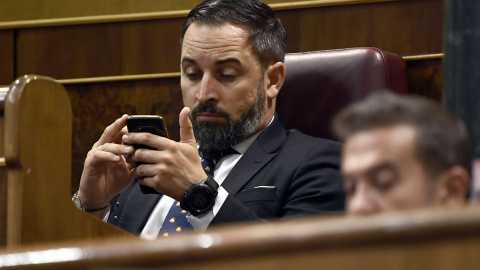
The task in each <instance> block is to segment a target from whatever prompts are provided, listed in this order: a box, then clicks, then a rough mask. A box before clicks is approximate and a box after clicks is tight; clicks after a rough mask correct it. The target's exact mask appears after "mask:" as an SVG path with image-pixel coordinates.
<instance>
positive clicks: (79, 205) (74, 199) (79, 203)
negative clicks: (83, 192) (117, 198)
mask: <svg viewBox="0 0 480 270" xmlns="http://www.w3.org/2000/svg"><path fill="white" fill-rule="evenodd" d="M72 202H73V203H74V204H75V206H76V207H77V208H78V209H80V210H82V211H84V212H96V211H100V210H104V209H105V208H107V207H108V206H109V205H110V204H107V205H106V206H104V207H102V208H97V209H85V208H83V205H82V201H80V198H78V191H77V192H75V194H73V196H72Z"/></svg>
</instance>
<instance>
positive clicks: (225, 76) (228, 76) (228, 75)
mask: <svg viewBox="0 0 480 270" xmlns="http://www.w3.org/2000/svg"><path fill="white" fill-rule="evenodd" d="M220 77H221V78H222V79H225V80H232V79H234V78H235V75H231V74H224V73H222V74H220Z"/></svg>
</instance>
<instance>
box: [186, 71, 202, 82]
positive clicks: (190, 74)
mask: <svg viewBox="0 0 480 270" xmlns="http://www.w3.org/2000/svg"><path fill="white" fill-rule="evenodd" d="M186 76H187V78H189V79H190V80H196V79H198V78H199V75H198V73H187V74H186Z"/></svg>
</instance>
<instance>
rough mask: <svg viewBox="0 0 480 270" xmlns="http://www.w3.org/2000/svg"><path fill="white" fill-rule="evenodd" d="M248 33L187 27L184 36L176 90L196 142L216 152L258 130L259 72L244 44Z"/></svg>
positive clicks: (261, 102)
mask: <svg viewBox="0 0 480 270" xmlns="http://www.w3.org/2000/svg"><path fill="white" fill-rule="evenodd" d="M247 39H248V32H246V31H245V30H243V29H241V28H239V27H236V26H233V25H230V24H226V25H224V26H221V27H210V26H204V25H197V24H195V23H193V24H192V25H191V26H190V27H189V28H188V30H187V32H186V33H185V37H184V39H183V44H182V56H181V74H182V75H181V88H182V93H183V102H184V105H185V106H188V107H190V108H191V110H192V112H191V115H190V116H191V120H192V123H193V126H194V132H195V138H196V139H197V143H198V144H199V145H200V146H201V147H204V148H206V149H212V150H220V149H223V148H226V147H229V146H231V145H234V144H236V143H238V142H240V141H241V140H242V139H244V138H245V137H248V136H249V135H251V134H252V133H254V132H255V131H257V130H259V129H261V128H263V127H264V126H265V125H266V123H265V119H263V118H264V113H265V106H266V95H265V90H264V84H263V79H264V71H263V70H262V68H261V66H260V64H259V62H258V60H257V58H256V57H255V55H254V54H253V52H252V49H251V48H250V46H249V45H248V44H247Z"/></svg>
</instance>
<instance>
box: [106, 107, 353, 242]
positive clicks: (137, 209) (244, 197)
mask: <svg viewBox="0 0 480 270" xmlns="http://www.w3.org/2000/svg"><path fill="white" fill-rule="evenodd" d="M340 152H341V145H340V143H337V142H333V141H330V140H325V139H320V138H314V137H311V136H308V135H305V134H303V133H301V132H299V131H296V130H291V131H288V132H287V131H286V130H285V128H284V127H283V125H282V124H281V123H280V121H279V119H278V116H276V117H275V120H274V121H273V122H272V124H271V125H270V126H268V127H267V128H266V129H265V130H264V131H263V132H262V134H260V135H259V136H258V138H257V139H256V140H255V141H254V142H253V144H252V145H251V146H250V147H249V148H248V150H247V151H246V152H245V153H244V155H243V156H242V158H241V159H240V160H239V161H238V163H237V164H236V165H235V167H234V168H233V169H232V171H231V172H230V173H229V175H228V176H227V178H226V179H225V181H224V182H223V184H222V186H223V187H224V188H225V189H226V190H227V191H228V193H229V196H228V197H227V199H226V201H225V203H224V204H223V205H222V207H221V209H220V211H219V212H218V214H217V215H216V216H215V218H214V219H213V221H212V223H211V224H221V223H230V222H240V221H254V220H265V219H274V218H284V217H293V216H305V215H313V214H322V213H330V212H339V211H343V210H344V207H345V206H344V202H345V196H344V192H343V186H342V180H341V177H340V173H339V166H340ZM271 187H275V188H271ZM161 196H162V195H158V194H149V195H145V194H143V193H141V191H140V188H139V185H138V183H137V181H134V182H133V183H132V185H130V186H129V187H128V189H127V190H125V191H124V192H122V193H121V194H120V196H119V198H118V202H119V206H118V207H113V208H114V209H113V211H114V213H113V212H112V213H110V217H109V220H108V221H109V222H110V223H112V224H114V225H116V226H118V227H120V228H122V229H124V230H126V231H129V232H131V233H134V234H139V233H140V232H141V231H142V229H143V227H144V226H145V224H146V222H147V220H148V217H149V216H150V213H151V212H152V211H153V209H154V207H155V206H156V204H157V203H158V201H159V200H160V197H161ZM114 216H117V219H115V218H114Z"/></svg>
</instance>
